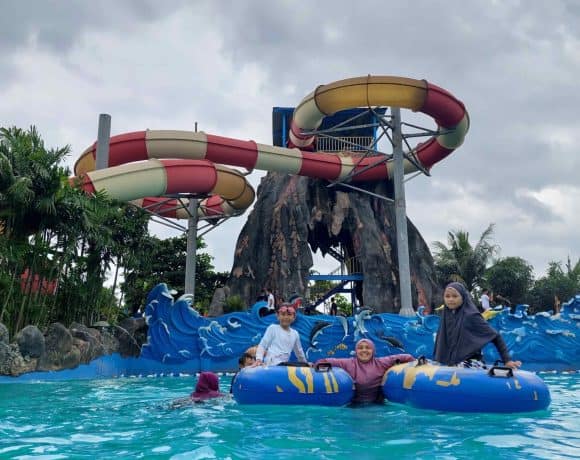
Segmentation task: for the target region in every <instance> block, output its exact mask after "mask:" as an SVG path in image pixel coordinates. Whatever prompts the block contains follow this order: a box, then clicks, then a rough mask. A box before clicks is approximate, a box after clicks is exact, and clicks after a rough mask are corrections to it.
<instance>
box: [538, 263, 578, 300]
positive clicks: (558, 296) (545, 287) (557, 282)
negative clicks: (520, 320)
mask: <svg viewBox="0 0 580 460" xmlns="http://www.w3.org/2000/svg"><path fill="white" fill-rule="evenodd" d="M578 292H580V259H579V260H578V261H577V262H576V264H575V265H572V263H571V261H570V259H568V261H567V263H566V265H565V268H563V267H562V263H561V262H550V263H549V264H548V270H547V273H546V276H543V277H541V278H539V279H538V280H536V282H535V283H534V286H533V288H532V290H531V292H530V305H531V306H532V310H533V311H545V310H550V309H552V308H553V307H554V306H555V304H556V303H557V302H559V301H561V302H565V301H567V300H568V299H570V298H571V297H572V296H574V295H575V294H577V293H578Z"/></svg>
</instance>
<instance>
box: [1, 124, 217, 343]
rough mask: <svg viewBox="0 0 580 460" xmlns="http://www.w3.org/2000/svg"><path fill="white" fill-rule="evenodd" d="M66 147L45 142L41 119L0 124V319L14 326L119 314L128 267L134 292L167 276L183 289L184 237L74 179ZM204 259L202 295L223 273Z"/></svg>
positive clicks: (201, 257)
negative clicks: (37, 124)
mask: <svg viewBox="0 0 580 460" xmlns="http://www.w3.org/2000/svg"><path fill="white" fill-rule="evenodd" d="M68 152H69V147H68V146H67V147H63V148H58V149H48V148H46V147H45V145H44V142H43V140H42V138H41V137H40V135H39V134H38V132H37V130H36V129H35V128H34V127H32V128H30V129H29V130H26V131H25V130H22V129H19V128H0V294H1V296H0V322H2V323H4V324H5V325H6V326H7V327H8V329H9V331H10V333H11V334H14V333H16V332H17V331H18V330H19V329H21V328H22V327H23V326H25V325H27V324H34V325H37V326H38V327H40V328H43V327H44V326H46V325H48V324H49V323H51V322H55V321H59V322H62V323H63V324H65V325H69V324H70V323H71V322H73V321H76V322H80V323H84V324H88V325H90V324H92V323H93V322H94V321H96V320H100V319H105V320H108V321H110V322H115V321H116V320H117V318H118V317H119V316H120V315H122V314H123V310H122V309H121V308H120V306H121V305H120V301H119V300H118V299H116V298H115V295H114V293H115V291H116V289H117V284H118V281H119V279H120V278H119V274H120V273H121V272H123V271H124V270H127V271H128V273H129V274H133V275H134V276H135V277H136V282H135V283H134V284H133V285H132V286H131V288H132V289H133V291H131V292H129V296H131V295H132V296H133V297H138V298H144V296H145V295H146V293H147V292H148V290H149V289H150V288H151V287H153V285H154V284H156V283H158V282H161V281H167V282H168V283H170V284H173V285H174V286H177V288H178V289H179V288H180V287H181V289H183V288H182V285H183V276H184V260H185V257H184V253H185V243H184V241H168V242H167V243H163V244H162V243H159V241H157V240H156V239H154V238H152V237H150V236H149V233H148V229H147V225H148V221H149V216H148V215H147V214H146V213H145V212H143V211H142V210H140V209H138V208H135V207H134V206H132V205H129V204H126V203H121V202H118V201H115V200H111V199H110V198H109V197H107V195H106V194H105V193H104V192H97V193H94V194H92V195H90V196H89V195H87V194H86V193H84V192H83V191H81V190H79V189H78V188H76V187H74V186H71V184H69V176H70V170H68V168H65V167H63V166H61V163H62V161H63V160H64V159H65V157H66V155H67V154H68ZM73 185H74V184H73ZM198 244H199V245H200V246H201V247H203V246H202V242H201V241H200V242H199V243H198ZM153 249H157V251H154V250H153ZM164 250H167V251H169V253H168V254H165V253H164ZM176 254H178V257H175V256H176ZM151 267H153V270H151ZM197 267H198V273H199V274H200V275H199V276H200V278H201V279H202V281H200V282H199V284H198V286H199V291H198V296H199V297H200V298H201V299H207V297H209V296H211V293H210V291H211V292H213V290H212V287H213V285H215V284H216V283H217V282H219V281H220V280H223V278H224V277H225V275H224V274H215V273H213V266H212V265H211V257H210V256H209V255H207V254H203V253H198V264H197ZM139 268H143V270H144V271H145V272H146V273H149V274H150V276H149V277H147V276H139V273H138V270H139ZM111 273H112V276H113V280H112V281H113V282H112V286H110V287H106V286H105V284H109V282H110V281H111V280H110V276H111ZM165 276H167V277H168V278H167V279H164V277H165ZM208 280H209V281H208ZM212 283H213V284H212ZM45 286H56V290H54V289H52V288H51V289H48V288H45Z"/></svg>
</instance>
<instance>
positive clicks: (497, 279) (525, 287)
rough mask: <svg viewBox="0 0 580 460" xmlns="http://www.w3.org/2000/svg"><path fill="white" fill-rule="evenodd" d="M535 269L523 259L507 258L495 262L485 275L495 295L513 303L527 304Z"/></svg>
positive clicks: (488, 285)
mask: <svg viewBox="0 0 580 460" xmlns="http://www.w3.org/2000/svg"><path fill="white" fill-rule="evenodd" d="M533 270H534V269H533V267H532V266H531V265H530V264H529V263H528V262H526V261H525V260H524V259H522V258H521V257H506V258H503V259H499V260H498V261H497V262H495V263H494V264H493V265H492V266H491V267H490V268H489V269H488V270H487V271H486V273H485V278H486V282H487V284H486V285H484V286H482V287H487V288H489V289H490V290H491V291H492V292H493V293H494V294H500V295H501V296H502V297H504V298H507V299H509V300H510V301H511V302H512V303H514V304H517V303H527V302H528V300H529V291H530V289H531V288H532V286H533V284H534V272H533Z"/></svg>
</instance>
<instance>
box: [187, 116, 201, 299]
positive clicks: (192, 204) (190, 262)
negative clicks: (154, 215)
mask: <svg viewBox="0 0 580 460" xmlns="http://www.w3.org/2000/svg"><path fill="white" fill-rule="evenodd" d="M195 132H197V121H196V122H195ZM197 204H198V200H197V199H196V198H190V200H189V206H188V208H187V209H188V211H189V219H187V254H186V255H185V294H191V305H192V306H194V305H195V259H196V253H197V222H198V218H197Z"/></svg>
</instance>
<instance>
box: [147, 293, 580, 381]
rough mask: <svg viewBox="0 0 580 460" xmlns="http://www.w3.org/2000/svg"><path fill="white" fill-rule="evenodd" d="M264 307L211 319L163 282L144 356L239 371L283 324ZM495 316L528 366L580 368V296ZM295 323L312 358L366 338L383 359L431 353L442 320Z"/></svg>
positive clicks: (301, 318) (343, 353)
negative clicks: (549, 309)
mask: <svg viewBox="0 0 580 460" xmlns="http://www.w3.org/2000/svg"><path fill="white" fill-rule="evenodd" d="M265 312H267V308H266V304H265V302H258V303H256V304H255V305H253V306H252V307H251V308H250V309H249V310H248V311H247V312H235V313H229V314H226V315H223V316H220V317H217V318H206V317H203V316H201V315H200V314H199V313H198V312H197V311H196V310H194V309H193V308H191V302H190V299H189V298H188V297H182V298H180V299H178V300H177V301H175V302H174V301H173V297H172V296H171V295H170V294H169V292H168V290H167V287H166V286H165V285H164V284H160V285H158V286H157V287H155V288H154V289H153V290H152V291H151V293H150V295H149V299H148V305H147V308H146V310H145V315H146V320H147V324H148V326H149V337H148V343H147V344H146V345H145V346H144V347H143V349H142V352H141V356H142V357H143V358H147V359H151V360H157V361H160V362H162V363H164V364H181V363H185V362H188V361H194V362H195V363H196V364H198V365H199V369H200V370H211V371H215V372H223V371H235V370H237V367H238V364H237V361H238V358H239V356H240V355H241V354H242V353H243V352H244V351H245V350H246V349H247V348H248V347H250V346H252V345H257V344H258V342H259V341H260V338H261V337H262V335H263V333H264V331H265V329H266V328H267V327H268V326H269V325H270V324H273V323H276V322H277V321H276V316H275V315H272V314H270V315H265V316H264V313H265ZM495 313H496V315H495V316H494V317H493V318H492V319H490V324H491V325H492V326H493V327H494V328H496V329H497V330H498V331H500V332H501V334H502V336H503V337H504V339H505V341H506V343H507V345H508V347H509V349H510V351H511V353H512V355H513V357H514V359H519V360H521V361H522V362H523V363H524V364H523V368H524V369H527V370H534V371H539V370H578V369H580V295H577V296H575V297H574V298H572V299H571V300H570V301H569V302H567V303H565V304H563V305H562V308H561V313H560V314H558V315H551V314H549V313H546V312H542V313H538V314H536V315H528V314H527V312H526V306H522V305H520V306H518V307H516V309H515V312H514V313H511V312H510V310H509V309H507V308H505V309H503V310H501V311H497V312H495ZM293 327H294V328H295V329H296V330H297V331H298V333H299V334H300V339H301V342H302V346H303V348H304V351H305V353H306V356H307V358H308V360H309V361H311V362H313V361H316V360H317V359H320V358H324V357H338V358H340V357H349V356H352V355H353V350H354V344H355V343H356V342H357V341H358V340H359V339H360V338H363V337H367V338H370V339H372V340H373V341H374V342H375V344H376V347H377V354H378V355H380V356H387V355H390V354H396V353H401V350H404V351H405V352H407V353H410V354H412V355H414V356H421V355H424V356H426V357H427V358H432V353H433V345H434V340H435V334H436V333H437V329H438V327H439V317H438V316H436V315H423V308H422V307H420V308H419V311H418V313H417V315H416V316H415V317H413V318H406V317H401V316H399V315H395V314H389V313H381V314H372V313H371V312H370V311H369V310H367V309H363V310H362V311H360V312H359V313H357V314H356V315H354V316H351V317H348V318H346V317H342V316H329V315H316V316H306V315H303V314H301V313H299V314H298V315H297V319H296V321H295V322H294V324H293ZM484 357H485V359H486V362H489V363H493V362H494V361H496V360H498V359H499V356H498V354H497V352H496V350H495V348H494V347H493V346H492V345H488V346H487V347H485V349H484Z"/></svg>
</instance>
